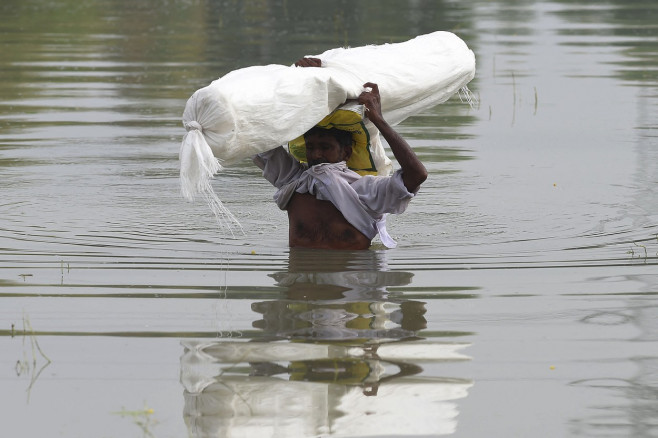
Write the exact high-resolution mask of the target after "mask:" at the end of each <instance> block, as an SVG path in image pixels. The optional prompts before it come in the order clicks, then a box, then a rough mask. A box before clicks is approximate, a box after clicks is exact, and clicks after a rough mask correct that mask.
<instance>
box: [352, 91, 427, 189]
mask: <svg viewBox="0 0 658 438" xmlns="http://www.w3.org/2000/svg"><path fill="white" fill-rule="evenodd" d="M363 86H364V87H366V88H370V89H371V90H370V91H364V92H363V93H361V95H360V96H359V103H360V104H362V105H365V107H366V116H367V117H368V119H369V120H370V121H371V122H372V123H373V124H374V125H375V127H376V128H377V129H378V130H379V132H380V133H381V134H382V135H383V136H384V138H385V139H386V142H387V143H388V145H389V146H390V147H391V150H392V151H393V155H395V159H396V160H397V161H398V163H400V167H401V168H402V181H403V182H404V186H405V187H406V188H407V190H409V192H415V191H416V189H418V186H420V185H421V184H422V183H423V182H424V181H425V180H426V179H427V169H425V166H424V165H423V163H422V162H421V161H420V160H419V159H418V157H417V156H416V154H415V152H414V151H413V150H412V149H411V146H409V143H407V142H406V140H405V139H404V138H402V137H401V136H400V134H398V133H397V132H396V131H395V130H394V129H393V128H392V127H391V125H389V124H388V122H386V120H384V117H383V116H382V106H381V100H380V96H379V88H378V87H377V84H374V83H372V82H367V83H365V84H364V85H363Z"/></svg>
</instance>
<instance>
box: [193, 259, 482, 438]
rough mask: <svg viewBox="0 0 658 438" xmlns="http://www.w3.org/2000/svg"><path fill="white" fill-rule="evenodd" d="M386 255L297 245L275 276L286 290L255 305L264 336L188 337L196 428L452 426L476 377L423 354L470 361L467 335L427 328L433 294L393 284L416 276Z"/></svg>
mask: <svg viewBox="0 0 658 438" xmlns="http://www.w3.org/2000/svg"><path fill="white" fill-rule="evenodd" d="M384 255H385V252H377V251H359V252H342V251H318V250H295V249H291V251H290V258H289V264H288V268H287V270H286V271H284V272H276V273H273V274H271V277H273V279H274V280H275V282H276V285H277V286H278V287H279V288H280V289H281V297H280V299H276V300H269V301H261V302H255V303H253V304H252V310H254V312H256V313H257V314H258V315H259V319H258V320H256V321H254V322H253V323H252V325H253V326H254V327H255V328H258V329H260V330H262V332H263V337H262V338H261V337H259V338H257V339H256V338H254V339H251V340H249V342H235V341H232V342H226V341H208V342H184V346H185V353H184V354H183V357H182V358H181V363H182V373H181V381H182V383H183V385H184V386H185V389H186V391H185V412H184V415H185V419H186V422H187V424H188V427H189V430H190V434H191V436H199V437H201V436H204V437H205V436H316V435H344V434H345V433H347V432H349V434H350V435H352V436H360V435H371V436H372V435H373V433H374V434H375V435H377V434H387V435H390V434H396V433H404V434H407V435H413V434H439V433H443V434H445V433H452V431H454V428H455V426H456V415H457V411H456V404H454V403H453V402H450V400H454V399H458V398H461V397H465V396H466V394H467V392H466V391H467V388H468V387H469V386H470V385H471V382H470V381H464V380H455V379H445V378H438V377H431V376H423V375H422V372H423V368H422V367H421V366H420V365H419V363H421V362H423V363H424V362H427V363H433V364H436V363H440V362H443V361H451V360H465V359H467V357H465V356H463V355H462V354H461V353H460V350H461V349H463V348H464V347H465V346H466V345H465V344H455V343H440V342H437V341H434V340H426V339H423V338H422V337H419V336H418V332H419V331H420V330H423V329H424V328H425V327H426V320H425V318H424V314H425V303H423V302H420V301H413V300H408V299H405V298H404V296H403V295H402V294H400V293H397V294H396V293H393V292H390V291H389V288H392V287H400V286H406V285H409V284H410V283H411V280H412V277H413V274H411V273H409V272H400V271H391V270H388V267H387V266H386V263H385V259H384ZM364 419H365V420H364ZM378 430H379V431H380V432H377V431H378Z"/></svg>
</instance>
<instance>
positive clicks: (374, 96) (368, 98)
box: [358, 82, 384, 126]
mask: <svg viewBox="0 0 658 438" xmlns="http://www.w3.org/2000/svg"><path fill="white" fill-rule="evenodd" d="M363 88H366V91H364V92H363V93H361V94H360V95H359V97H358V101H359V103H360V104H361V105H363V106H365V107H366V117H368V119H369V120H370V121H371V122H372V123H374V124H375V126H376V125H377V124H378V123H379V122H382V121H384V116H382V102H381V97H380V96H379V87H378V86H377V84H375V83H373V82H366V83H365V84H363ZM368 89H369V90H368Z"/></svg>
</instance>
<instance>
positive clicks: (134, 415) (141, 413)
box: [113, 403, 158, 438]
mask: <svg viewBox="0 0 658 438" xmlns="http://www.w3.org/2000/svg"><path fill="white" fill-rule="evenodd" d="M154 413H155V411H154V410H153V408H149V407H148V406H147V405H146V403H144V409H138V410H135V411H129V410H127V409H126V408H124V407H121V410H120V411H117V412H113V414H115V415H120V416H121V417H122V418H126V417H128V418H131V419H132V421H133V423H135V424H136V425H137V426H138V427H139V428H140V429H141V430H142V436H143V437H144V438H147V437H149V438H155V435H153V432H151V428H152V427H153V426H155V425H156V424H157V423H158V422H157V420H155V419H154V418H153V414H154Z"/></svg>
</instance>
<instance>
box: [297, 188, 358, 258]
mask: <svg viewBox="0 0 658 438" xmlns="http://www.w3.org/2000/svg"><path fill="white" fill-rule="evenodd" d="M286 210H287V211H288V220H289V234H288V236H289V244H290V246H291V247H303V248H325V249H346V250H354V249H368V247H369V246H370V239H368V238H367V237H366V236H365V235H364V234H363V233H361V232H360V231H359V230H357V229H356V228H355V227H354V226H353V225H352V224H350V223H349V222H347V220H346V219H345V217H344V216H343V215H342V213H341V212H340V211H339V210H338V209H337V208H336V207H335V206H334V205H333V204H332V203H331V202H329V201H321V200H318V199H316V197H315V196H313V195H311V194H309V193H295V194H294V195H293V196H292V198H291V199H290V202H289V203H288V205H287V207H286Z"/></svg>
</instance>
